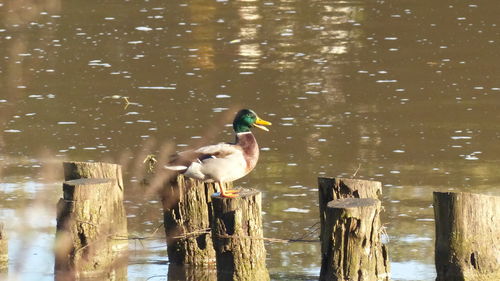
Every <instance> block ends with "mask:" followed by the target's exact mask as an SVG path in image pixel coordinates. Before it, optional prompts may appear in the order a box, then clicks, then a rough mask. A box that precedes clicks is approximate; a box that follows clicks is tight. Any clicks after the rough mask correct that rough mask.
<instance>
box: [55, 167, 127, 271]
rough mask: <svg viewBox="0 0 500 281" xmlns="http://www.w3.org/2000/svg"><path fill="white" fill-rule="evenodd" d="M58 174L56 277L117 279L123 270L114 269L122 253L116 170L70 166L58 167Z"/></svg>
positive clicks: (123, 242)
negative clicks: (60, 179)
mask: <svg viewBox="0 0 500 281" xmlns="http://www.w3.org/2000/svg"><path fill="white" fill-rule="evenodd" d="M103 167H104V168H103ZM64 169H65V178H66V179H67V181H66V182H64V184H63V198H61V199H60V200H59V203H58V214H57V232H56V245H55V256H56V262H55V270H56V278H57V279H58V280H71V279H74V278H85V277H94V276H99V277H103V276H104V277H113V278H116V279H118V278H120V277H122V276H121V275H123V274H124V273H125V274H126V271H125V272H124V271H123V270H121V269H118V270H119V271H118V273H117V271H116V269H115V268H116V266H117V264H118V263H119V262H121V260H120V258H121V257H122V255H123V253H124V250H126V249H127V248H128V241H127V224H126V222H127V221H126V216H125V209H124V206H123V183H122V179H121V169H120V166H119V165H114V164H105V163H82V162H73V163H64ZM94 176H95V177H102V176H109V177H110V178H92V177H94ZM114 176H119V177H120V178H114ZM74 178H77V179H74ZM71 179H72V180H71ZM120 270H121V271H120ZM117 275H118V276H117Z"/></svg>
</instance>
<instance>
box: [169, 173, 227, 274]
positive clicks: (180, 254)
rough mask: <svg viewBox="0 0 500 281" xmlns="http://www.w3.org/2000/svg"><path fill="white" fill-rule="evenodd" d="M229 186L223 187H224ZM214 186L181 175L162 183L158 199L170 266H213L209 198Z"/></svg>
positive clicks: (210, 203) (210, 202) (214, 188)
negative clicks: (160, 201)
mask: <svg viewBox="0 0 500 281" xmlns="http://www.w3.org/2000/svg"><path fill="white" fill-rule="evenodd" d="M231 186H232V184H231V183H229V184H226V188H229V187H231ZM215 192H216V187H215V184H214V183H203V182H201V181H197V180H194V179H190V178H185V177H184V176H183V175H179V176H177V178H175V179H174V180H173V181H171V182H168V183H166V184H165V186H164V188H163V190H162V194H161V198H162V204H163V218H164V223H165V234H166V237H167V252H168V259H169V262H170V263H173V264H177V265H183V264H190V265H197V266H205V265H215V252H214V248H213V245H212V237H211V234H210V222H211V217H210V214H211V209H212V199H211V196H212V194H214V193H215Z"/></svg>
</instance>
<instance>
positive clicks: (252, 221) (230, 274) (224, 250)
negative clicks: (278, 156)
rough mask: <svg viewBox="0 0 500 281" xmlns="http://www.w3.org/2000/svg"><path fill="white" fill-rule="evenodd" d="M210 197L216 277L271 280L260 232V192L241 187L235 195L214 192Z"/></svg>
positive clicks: (235, 280) (224, 279)
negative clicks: (222, 195)
mask: <svg viewBox="0 0 500 281" xmlns="http://www.w3.org/2000/svg"><path fill="white" fill-rule="evenodd" d="M212 200H213V215H212V221H213V222H212V239H213V241H214V248H215V255H216V259H217V280H219V281H228V280H229V281H231V280H233V281H243V280H248V281H254V280H259V281H266V280H270V279H269V278H270V277H269V273H268V271H267V268H266V249H265V248H264V240H263V232H262V210H261V201H262V199H261V193H260V192H259V191H257V190H255V189H241V190H240V193H239V196H238V197H236V198H224V197H220V196H219V195H213V196H212Z"/></svg>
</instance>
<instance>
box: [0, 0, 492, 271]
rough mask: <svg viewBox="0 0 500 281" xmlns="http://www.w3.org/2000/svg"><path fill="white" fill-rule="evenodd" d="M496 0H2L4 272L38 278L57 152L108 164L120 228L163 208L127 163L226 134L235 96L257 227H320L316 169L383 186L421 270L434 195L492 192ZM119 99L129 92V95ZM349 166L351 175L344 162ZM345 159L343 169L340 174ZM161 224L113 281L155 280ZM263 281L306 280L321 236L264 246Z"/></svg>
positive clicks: (397, 255) (57, 187)
mask: <svg viewBox="0 0 500 281" xmlns="http://www.w3.org/2000/svg"><path fill="white" fill-rule="evenodd" d="M499 12H500V6H498V5H497V4H496V3H495V2H494V1H489V2H488V1H486V2H472V1H468V2H467V1H466V2H457V1H451V0H447V1H440V2H439V3H437V2H435V1H428V0H424V1H416V0H407V1H364V0H360V1H336V2H334V1H320V0H311V1H298V0H287V1H271V0H264V1H254V0H244V1H241V0H240V1H226V0H214V1H201V0H191V1H187V0H186V1H167V2H165V1H157V0H152V1H120V0H115V1H90V2H89V1H77V0H71V1H60V0H44V1H30V0H25V1H3V0H0V89H1V90H0V160H1V162H0V163H1V164H0V177H1V181H0V202H1V203H0V220H2V221H5V222H6V223H7V229H8V231H9V234H10V249H11V250H10V256H11V261H10V266H9V272H10V275H11V276H14V275H17V276H18V277H19V279H21V280H32V279H35V278H36V279H37V280H38V279H39V280H52V279H53V262H52V259H53V257H52V242H53V237H54V236H53V235H54V231H55V205H56V202H57V200H58V198H59V197H60V196H61V188H62V184H61V181H62V175H61V173H60V163H61V161H64V160H78V161H87V160H90V161H110V162H115V163H120V164H123V165H124V171H125V177H126V183H127V185H126V195H125V197H126V200H127V201H126V202H125V204H126V207H127V213H128V217H129V231H130V233H132V234H134V235H139V236H148V235H150V234H151V233H152V232H153V231H154V230H155V229H156V228H157V227H158V225H159V224H160V223H161V221H162V218H161V205H160V203H159V202H158V201H157V200H158V198H155V197H154V196H150V195H148V194H147V193H146V192H145V189H144V187H143V186H141V185H140V184H139V182H140V181H141V177H142V173H141V172H142V169H143V167H142V160H143V158H144V156H145V155H146V154H147V153H150V152H153V153H158V151H160V150H162V147H164V145H165V144H170V145H171V146H170V147H171V148H172V150H183V149H187V148H188V147H192V146H195V145H198V144H201V143H203V141H204V140H205V139H207V141H210V142H218V141H230V140H232V139H233V136H232V130H231V127H230V126H227V125H228V124H229V123H230V122H231V118H232V116H233V115H234V112H235V111H236V110H237V109H239V108H242V107H249V108H252V109H254V110H255V111H257V112H258V113H259V114H260V115H261V117H262V118H263V119H266V120H269V121H271V122H273V126H272V127H271V132H270V133H265V132H260V131H259V132H256V133H255V134H256V137H257V139H258V141H259V144H260V147H261V158H260V160H259V164H258V166H257V168H256V169H255V170H254V171H253V172H252V173H251V174H250V175H248V176H247V177H245V178H244V179H241V180H239V181H238V182H237V183H236V184H237V185H241V186H247V187H254V188H258V189H260V190H262V192H263V211H264V212H265V214H264V234H265V236H266V237H272V238H284V239H287V238H298V237H303V236H304V235H306V234H308V233H311V235H310V236H307V237H312V239H314V238H317V235H318V234H317V232H314V229H315V227H314V225H315V223H316V222H317V221H318V220H319V219H318V207H317V190H316V188H317V187H316V180H317V177H318V176H343V177H350V176H352V175H353V174H354V173H356V177H358V178H362V179H372V180H379V181H382V183H383V186H384V190H383V198H382V200H383V205H384V208H385V213H384V214H383V222H384V224H385V226H386V227H387V233H388V244H389V251H390V258H391V260H392V276H393V279H395V280H433V279H434V278H435V272H434V265H433V264H434V260H433V251H434V250H433V248H434V247H433V239H434V222H433V211H432V205H431V204H432V191H436V190H440V191H443V190H453V191H470V192H480V193H485V194H497V195H498V194H500V190H499V188H498V184H499V183H500V176H499V174H498V172H497V171H498V169H499V168H500V162H499V160H498V155H499V153H500V146H498V145H497V144H498V141H499V133H498V132H499V127H500V125H499V124H500V122H499V121H500V120H499V119H500V117H499V115H498V114H497V104H498V101H499V98H498V95H499V94H500V82H499V81H498V79H497V77H499V76H500V69H499V68H498V67H497V64H498V61H499V56H500V48H499V42H498V38H499V36H498V35H499V33H500V30H499V27H498V14H499ZM124 97H126V98H127V100H128V102H129V103H130V104H127V102H126V100H125V99H124ZM358 168H359V169H358ZM356 171H357V172H356ZM161 235H162V233H161V231H160V232H157V233H156V236H155V238H154V239H150V240H147V241H146V242H145V243H144V244H140V243H139V244H137V242H136V241H131V244H130V248H131V257H130V261H129V266H128V278H129V280H145V279H147V278H148V277H152V276H156V277H154V278H153V279H151V280H166V279H167V277H166V276H167V272H168V259H167V257H166V248H165V246H164V243H163V238H162V237H161ZM266 248H267V251H268V260H267V264H268V267H269V270H270V272H271V274H272V276H273V278H274V279H275V280H295V279H296V280H314V279H317V276H318V275H319V267H320V259H319V244H318V243H293V244H279V243H268V244H267V245H266Z"/></svg>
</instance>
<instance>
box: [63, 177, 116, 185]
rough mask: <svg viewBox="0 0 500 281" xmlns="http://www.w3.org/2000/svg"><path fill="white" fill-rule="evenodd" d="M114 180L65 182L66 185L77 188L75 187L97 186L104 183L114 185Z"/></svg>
mask: <svg viewBox="0 0 500 281" xmlns="http://www.w3.org/2000/svg"><path fill="white" fill-rule="evenodd" d="M112 182H113V180H112V179H77V180H68V181H65V182H64V185H67V186H71V187H75V186H85V185H96V184H102V183H112Z"/></svg>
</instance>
